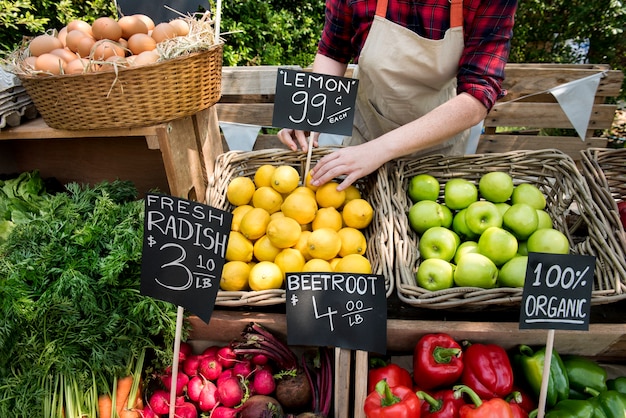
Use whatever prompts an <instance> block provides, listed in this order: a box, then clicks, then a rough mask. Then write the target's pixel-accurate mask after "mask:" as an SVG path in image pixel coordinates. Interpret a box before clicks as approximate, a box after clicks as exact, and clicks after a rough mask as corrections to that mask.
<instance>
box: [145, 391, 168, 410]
mask: <svg viewBox="0 0 626 418" xmlns="http://www.w3.org/2000/svg"><path fill="white" fill-rule="evenodd" d="M148 404H149V406H150V408H152V410H153V411H154V413H155V414H157V415H162V414H167V413H168V412H169V411H170V394H169V393H167V392H166V391H164V390H163V389H157V390H155V391H154V393H153V394H152V396H150V400H149V401H148Z"/></svg>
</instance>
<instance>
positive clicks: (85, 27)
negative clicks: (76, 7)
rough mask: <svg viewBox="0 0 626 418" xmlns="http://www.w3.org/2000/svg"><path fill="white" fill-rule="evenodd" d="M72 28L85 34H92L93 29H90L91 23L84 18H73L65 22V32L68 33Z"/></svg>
mask: <svg viewBox="0 0 626 418" xmlns="http://www.w3.org/2000/svg"><path fill="white" fill-rule="evenodd" d="M73 30H79V31H82V32H83V33H85V34H87V35H91V36H93V31H92V30H91V25H90V24H89V23H87V22H85V21H84V20H80V19H74V20H72V21H70V22H69V23H68V24H67V33H70V32H71V31H73Z"/></svg>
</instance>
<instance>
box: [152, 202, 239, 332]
mask: <svg viewBox="0 0 626 418" xmlns="http://www.w3.org/2000/svg"><path fill="white" fill-rule="evenodd" d="M231 223H232V214H231V213H230V212H226V211H223V210H220V209H216V208H213V207H211V206H207V205H204V204H202V203H198V202H194V201H190V200H185V199H180V198H176V197H173V196H168V195H162V194H147V195H146V197H145V213H144V241H143V252H142V263H141V288H140V292H141V294H143V295H146V296H151V297H154V298H156V299H161V300H164V301H167V302H171V303H174V304H176V305H178V306H182V307H184V308H186V309H188V310H189V311H190V312H193V313H194V314H196V315H198V317H200V318H201V319H202V320H203V321H205V322H209V320H210V318H211V314H212V312H213V307H214V305H215V298H216V297H217V292H218V290H219V281H220V277H221V275H222V269H223V267H224V264H225V262H226V261H225V260H226V259H225V255H226V247H227V246H228V238H229V232H230V227H231Z"/></svg>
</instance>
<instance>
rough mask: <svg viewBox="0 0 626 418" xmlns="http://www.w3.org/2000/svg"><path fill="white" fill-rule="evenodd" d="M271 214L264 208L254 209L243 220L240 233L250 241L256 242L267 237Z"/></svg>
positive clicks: (240, 224) (240, 223)
mask: <svg viewBox="0 0 626 418" xmlns="http://www.w3.org/2000/svg"><path fill="white" fill-rule="evenodd" d="M269 223H270V214H269V213H268V212H267V211H266V210H265V209H262V208H252V209H251V210H249V211H248V212H247V213H246V214H245V215H243V217H242V218H241V222H239V232H241V233H242V234H243V236H244V237H246V238H248V239H249V240H252V241H254V240H256V239H259V238H261V237H262V236H263V235H265V230H266V229H267V224H269Z"/></svg>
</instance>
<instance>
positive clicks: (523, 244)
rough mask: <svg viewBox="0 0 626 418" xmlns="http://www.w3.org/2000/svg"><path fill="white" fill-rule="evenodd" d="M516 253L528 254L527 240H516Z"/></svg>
mask: <svg viewBox="0 0 626 418" xmlns="http://www.w3.org/2000/svg"><path fill="white" fill-rule="evenodd" d="M517 253H518V254H519V255H528V241H519V240H518V241H517Z"/></svg>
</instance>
